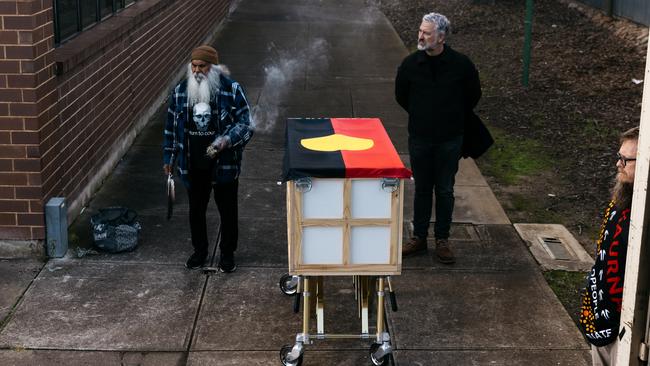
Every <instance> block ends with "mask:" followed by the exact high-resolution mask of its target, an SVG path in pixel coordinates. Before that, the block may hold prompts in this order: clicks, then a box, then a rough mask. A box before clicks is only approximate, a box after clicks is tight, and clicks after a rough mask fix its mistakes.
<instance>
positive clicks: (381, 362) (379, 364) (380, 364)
mask: <svg viewBox="0 0 650 366" xmlns="http://www.w3.org/2000/svg"><path fill="white" fill-rule="evenodd" d="M380 346H381V344H377V343H374V344H373V345H372V346H370V361H372V364H373V365H375V366H386V365H388V359H389V357H390V356H389V355H386V356H384V357H382V358H380V359H376V358H375V356H374V353H375V352H376V351H377V350H378V349H379V347H380Z"/></svg>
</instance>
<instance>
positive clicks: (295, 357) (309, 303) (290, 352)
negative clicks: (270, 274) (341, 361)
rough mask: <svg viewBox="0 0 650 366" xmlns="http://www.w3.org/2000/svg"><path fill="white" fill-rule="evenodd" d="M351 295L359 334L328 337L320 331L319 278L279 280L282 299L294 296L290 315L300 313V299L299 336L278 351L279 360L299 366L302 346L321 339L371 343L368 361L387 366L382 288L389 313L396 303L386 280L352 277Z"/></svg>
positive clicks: (389, 348)
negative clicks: (371, 322) (314, 327)
mask: <svg viewBox="0 0 650 366" xmlns="http://www.w3.org/2000/svg"><path fill="white" fill-rule="evenodd" d="M352 278H353V285H354V289H355V291H354V295H355V299H356V300H357V312H358V317H359V318H360V319H361V333H360V334H332V333H325V329H324V308H325V303H324V301H323V294H324V291H323V277H322V276H314V277H311V276H292V275H290V274H288V273H287V274H285V275H284V276H282V277H281V279H280V289H281V290H282V292H284V293H285V294H286V295H293V296H294V299H295V300H294V312H296V313H298V312H299V311H300V310H299V309H300V302H301V299H302V303H303V310H302V311H303V312H302V332H301V333H298V334H297V335H296V343H295V344H294V345H293V346H291V345H287V346H284V347H282V349H281V350H280V360H281V361H282V364H283V365H286V366H299V365H302V360H303V355H304V352H305V345H307V344H311V343H313V340H314V339H316V340H325V339H344V338H349V339H373V343H372V345H371V346H370V360H371V361H372V363H373V364H374V365H378V366H379V365H387V364H388V362H389V358H390V355H391V353H392V352H393V346H392V344H391V339H390V335H389V334H388V332H387V331H386V326H385V318H384V301H385V293H386V287H387V288H388V291H389V292H388V293H389V295H390V299H391V300H390V303H391V308H392V310H393V311H397V302H396V299H395V293H394V292H393V289H392V285H391V281H390V276H385V277H382V276H353V277H352ZM373 294H376V296H377V297H376V302H375V304H376V309H375V310H376V317H377V323H376V328H375V332H374V333H372V334H371V333H370V327H369V315H370V311H371V299H372V296H373ZM312 311H313V312H315V315H316V323H317V330H316V334H310V326H311V323H310V320H311V317H312Z"/></svg>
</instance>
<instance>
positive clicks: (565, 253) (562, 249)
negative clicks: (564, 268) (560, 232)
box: [537, 236, 574, 261]
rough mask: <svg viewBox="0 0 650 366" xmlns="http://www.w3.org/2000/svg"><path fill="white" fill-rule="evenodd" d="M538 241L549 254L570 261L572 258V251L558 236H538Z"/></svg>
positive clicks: (554, 257)
mask: <svg viewBox="0 0 650 366" xmlns="http://www.w3.org/2000/svg"><path fill="white" fill-rule="evenodd" d="M537 239H539V241H540V243H541V244H542V246H543V247H544V249H545V250H546V252H547V253H548V255H549V256H551V258H553V259H557V260H560V261H570V260H572V259H573V258H574V256H573V255H572V253H571V252H570V251H569V249H568V248H567V247H566V245H565V244H564V243H563V242H562V240H561V239H560V238H558V237H547V236H538V237H537Z"/></svg>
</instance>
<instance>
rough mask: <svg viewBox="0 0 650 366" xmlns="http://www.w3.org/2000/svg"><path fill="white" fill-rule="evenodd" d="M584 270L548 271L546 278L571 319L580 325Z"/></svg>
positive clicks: (545, 274)
mask: <svg viewBox="0 0 650 366" xmlns="http://www.w3.org/2000/svg"><path fill="white" fill-rule="evenodd" d="M586 275H587V273H586V272H585V273H583V272H567V271H547V272H544V278H545V279H546V282H548V285H549V286H550V287H551V289H552V290H553V292H554V293H555V296H557V298H558V299H559V300H560V302H561V303H562V305H563V306H564V308H565V309H566V311H567V312H568V313H569V315H570V316H571V319H573V321H574V322H575V323H576V326H578V324H579V323H578V321H579V313H580V292H581V291H582V289H583V288H584V287H585V276H586Z"/></svg>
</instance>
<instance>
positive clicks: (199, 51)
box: [192, 44, 219, 65]
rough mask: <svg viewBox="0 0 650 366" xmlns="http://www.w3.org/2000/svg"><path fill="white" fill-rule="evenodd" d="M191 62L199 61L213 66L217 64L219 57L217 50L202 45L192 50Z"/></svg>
mask: <svg viewBox="0 0 650 366" xmlns="http://www.w3.org/2000/svg"><path fill="white" fill-rule="evenodd" d="M192 60H201V61H205V62H209V63H211V64H213V65H218V64H219V55H218V54H217V50H215V49H214V48H212V47H211V46H208V45H207V44H204V45H202V46H199V47H197V48H195V49H193V50H192Z"/></svg>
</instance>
